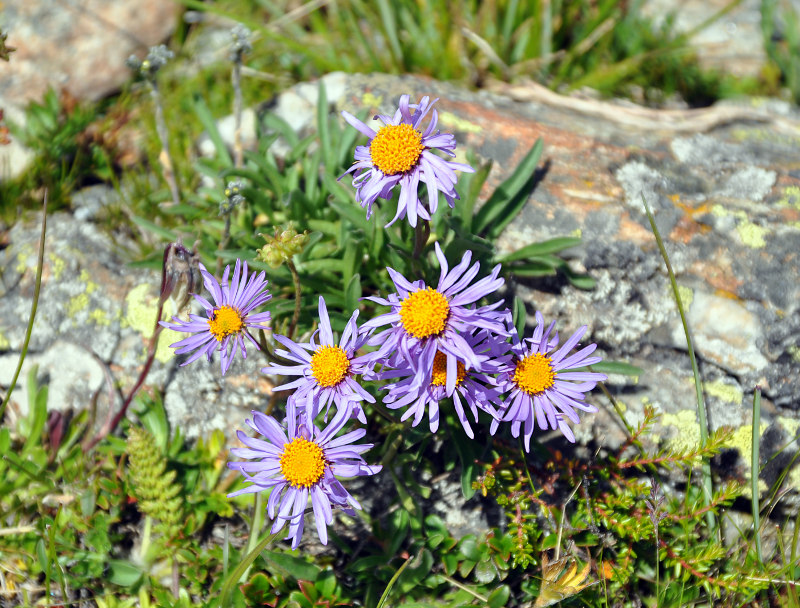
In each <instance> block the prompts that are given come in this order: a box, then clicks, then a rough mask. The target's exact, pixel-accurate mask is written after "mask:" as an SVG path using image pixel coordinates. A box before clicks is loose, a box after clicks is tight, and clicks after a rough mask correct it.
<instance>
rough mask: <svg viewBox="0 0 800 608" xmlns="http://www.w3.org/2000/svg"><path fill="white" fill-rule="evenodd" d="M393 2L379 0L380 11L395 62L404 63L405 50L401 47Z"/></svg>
mask: <svg viewBox="0 0 800 608" xmlns="http://www.w3.org/2000/svg"><path fill="white" fill-rule="evenodd" d="M393 6H394V4H393V3H391V2H388V0H378V11H379V12H380V14H381V21H382V22H383V33H384V35H385V36H386V38H387V40H388V42H389V48H390V49H391V50H392V55H393V59H394V61H393V63H394V64H395V65H397V66H398V67H399V66H402V65H403V50H402V48H401V47H400V40H399V39H398V38H397V21H395V18H394V13H393V12H392V7H393Z"/></svg>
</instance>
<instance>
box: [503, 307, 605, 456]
mask: <svg viewBox="0 0 800 608" xmlns="http://www.w3.org/2000/svg"><path fill="white" fill-rule="evenodd" d="M554 326H555V321H554V322H553V323H551V324H550V326H549V327H548V328H547V330H545V328H544V319H543V318H542V315H541V314H540V313H538V312H537V313H536V329H535V330H534V332H533V337H532V338H530V339H527V340H525V342H528V343H529V344H530V345H529V346H526V345H525V344H523V343H522V342H520V340H519V336H517V334H516V332H513V333H512V340H513V344H512V347H511V350H512V352H513V353H514V360H513V361H512V362H511V364H510V365H509V366H508V367H507V368H506V370H505V371H504V372H503V373H501V374H500V375H499V377H498V385H499V386H500V388H501V389H502V390H503V392H505V391H509V394H508V396H507V397H506V402H505V406H504V407H505V411H504V412H502V415H501V416H500V417H499V420H494V421H492V428H491V432H492V434H494V433H495V431H496V430H497V427H498V426H499V422H500V421H503V422H511V434H512V435H513V436H514V437H519V432H520V428H521V427H522V424H523V423H524V424H525V427H524V435H523V436H524V439H525V449H526V450H530V442H531V436H532V435H533V429H534V428H535V427H536V426H537V425H538V426H539V428H541V429H547V428H551V429H558V430H559V431H561V432H562V433H563V434H564V436H565V437H566V438H567V440H569V441H571V442H572V443H575V435H574V434H573V432H572V429H571V428H570V426H569V425H568V424H567V420H566V419H567V418H568V419H569V420H570V421H571V422H573V423H574V424H578V423H579V422H580V418H578V414H577V413H576V411H575V410H576V409H579V410H583V411H584V412H596V411H597V408H596V407H595V406H593V405H590V404H588V403H586V402H585V401H584V399H585V393H588V392H589V391H590V390H592V389H593V388H594V387H595V386H596V385H597V383H598V382H600V381H602V380H605V379H606V377H607V376H606V375H605V374H599V373H596V372H581V371H572V370H574V369H575V368H577V367H583V366H586V365H592V364H594V363H599V362H600V361H601V358H600V357H590V356H589V355H591V354H592V353H593V352H594V350H595V349H596V348H597V344H589V345H588V346H585V347H583V348H582V349H581V350H579V351H578V352H576V353H574V354H572V355H569V356H567V354H568V353H569V351H571V350H572V349H573V348H574V347H575V345H576V344H578V341H579V340H580V339H581V337H582V336H583V334H585V333H586V326H585V325H584V326H583V327H581V328H580V329H579V330H578V331H576V332H575V333H574V334H572V337H571V338H570V339H569V340H567V341H566V342H564V344H563V345H562V346H561V348H558V350H555V349H556V348H557V347H558V334H557V333H556V334H555V335H554V336H552V337H551V336H550V333H551V332H552V331H553V327H554ZM554 350H555V352H553V351H554Z"/></svg>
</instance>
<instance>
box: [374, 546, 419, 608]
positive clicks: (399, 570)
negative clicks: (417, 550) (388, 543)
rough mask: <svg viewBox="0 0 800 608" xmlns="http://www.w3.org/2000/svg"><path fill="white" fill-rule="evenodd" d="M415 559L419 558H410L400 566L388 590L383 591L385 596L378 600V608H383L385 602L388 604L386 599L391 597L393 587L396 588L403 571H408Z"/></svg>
mask: <svg viewBox="0 0 800 608" xmlns="http://www.w3.org/2000/svg"><path fill="white" fill-rule="evenodd" d="M415 557H417V556H414V555H411V556H409V558H408V559H407V560H406V561H404V562H403V565H402V566H400V567H399V568H398V569H397V572H395V573H394V576H392V578H391V580H390V581H389V584H388V585H386V589H384V590H383V595H381V599H380V600H378V605H377V607H376V608H382V607H383V604H384V602H386V599H387V598H388V597H389V592H390V591H391V590H392V587H394V584H395V583H396V582H397V579H398V578H400V575H401V574H403V570H405V569H406V567H407V566H408V564H410V563H411V560H412V559H414V558H415Z"/></svg>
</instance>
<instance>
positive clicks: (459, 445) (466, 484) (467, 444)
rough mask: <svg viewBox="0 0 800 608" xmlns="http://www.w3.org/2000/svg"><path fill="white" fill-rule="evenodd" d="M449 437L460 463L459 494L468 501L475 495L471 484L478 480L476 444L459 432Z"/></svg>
mask: <svg viewBox="0 0 800 608" xmlns="http://www.w3.org/2000/svg"><path fill="white" fill-rule="evenodd" d="M451 436H452V439H453V443H454V444H455V446H456V451H457V452H458V459H459V460H460V461H461V493H462V494H463V495H464V498H465V499H466V500H469V499H470V498H472V497H473V496H474V495H475V489H474V488H473V487H472V482H473V481H475V480H476V479H477V478H478V472H477V470H476V468H475V458H476V457H477V455H478V454H477V452H476V451H475V447H476V444H475V442H474V441H472V440H471V439H469V438H468V437H467V436H466V435H464V434H462V433H459V432H455V433H452V435H451Z"/></svg>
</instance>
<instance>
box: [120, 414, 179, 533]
mask: <svg viewBox="0 0 800 608" xmlns="http://www.w3.org/2000/svg"><path fill="white" fill-rule="evenodd" d="M127 451H128V467H129V471H130V488H131V492H132V493H133V495H134V496H135V497H136V499H137V500H138V508H139V510H140V511H141V512H142V513H144V514H145V515H148V516H150V517H153V518H155V519H157V520H158V521H159V524H160V531H161V532H162V533H163V534H164V536H165V537H166V538H167V539H173V538H175V537H176V536H177V535H178V532H179V530H180V528H181V520H182V517H183V497H182V496H181V494H182V488H181V486H180V485H178V484H177V483H175V475H176V473H175V471H168V470H167V463H166V459H165V458H164V456H163V455H162V454H161V451H160V450H159V449H158V444H156V442H155V440H154V438H153V435H152V434H151V433H150V432H149V431H147V430H145V429H141V428H139V427H135V426H134V427H131V428H130V429H129V430H128V445H127Z"/></svg>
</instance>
